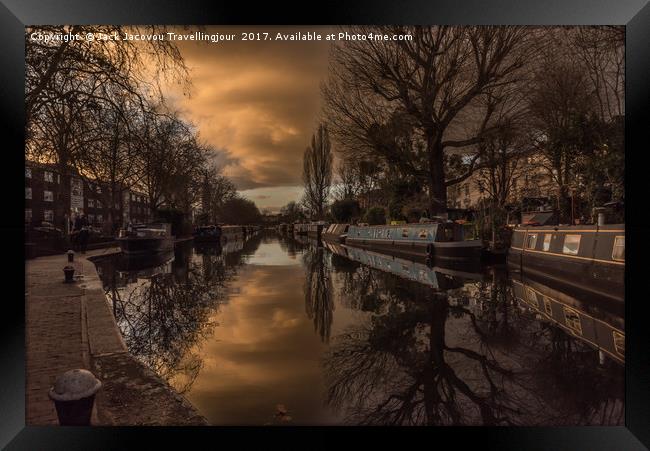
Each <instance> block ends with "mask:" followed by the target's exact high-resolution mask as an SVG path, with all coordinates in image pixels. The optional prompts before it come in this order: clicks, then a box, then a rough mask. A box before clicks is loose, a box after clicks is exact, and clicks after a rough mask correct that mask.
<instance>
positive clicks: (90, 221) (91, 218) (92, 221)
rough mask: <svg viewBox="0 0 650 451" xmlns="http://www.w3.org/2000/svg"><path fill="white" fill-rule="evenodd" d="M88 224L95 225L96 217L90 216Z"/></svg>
mask: <svg viewBox="0 0 650 451" xmlns="http://www.w3.org/2000/svg"><path fill="white" fill-rule="evenodd" d="M88 222H89V223H91V224H94V223H95V215H88Z"/></svg>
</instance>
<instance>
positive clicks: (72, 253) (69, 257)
mask: <svg viewBox="0 0 650 451" xmlns="http://www.w3.org/2000/svg"><path fill="white" fill-rule="evenodd" d="M73 261H74V251H73V250H72V249H70V250H69V251H68V262H69V263H72V262H73Z"/></svg>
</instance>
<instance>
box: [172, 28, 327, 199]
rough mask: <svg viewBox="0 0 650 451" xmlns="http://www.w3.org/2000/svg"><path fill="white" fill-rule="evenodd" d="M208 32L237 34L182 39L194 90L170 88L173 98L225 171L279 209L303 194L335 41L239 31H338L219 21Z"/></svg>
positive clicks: (255, 196)
mask: <svg viewBox="0 0 650 451" xmlns="http://www.w3.org/2000/svg"><path fill="white" fill-rule="evenodd" d="M193 31H194V29H192V28H190V29H189V30H183V29H182V28H179V30H178V32H179V33H192V32H193ZM203 31H204V32H205V33H206V34H212V33H223V34H231V33H234V34H235V35H236V39H237V40H235V41H223V42H218V43H211V42H180V43H178V45H179V48H180V49H181V52H182V55H183V57H184V58H185V62H186V64H187V65H188V67H189V68H190V70H191V73H190V77H191V81H192V88H191V94H190V96H189V97H184V96H182V95H180V94H179V93H177V92H175V91H174V90H173V89H172V90H170V91H169V92H168V93H167V96H168V100H169V101H170V103H171V104H172V105H173V106H174V107H176V108H178V109H180V110H181V112H182V113H183V115H184V116H185V117H186V118H187V119H189V120H191V121H192V122H194V123H195V124H196V125H197V126H198V129H199V135H200V137H201V138H202V139H203V140H205V141H207V142H208V143H209V144H211V145H212V146H214V147H215V148H216V149H219V151H220V155H219V157H218V161H220V162H221V163H222V164H223V165H224V167H225V174H226V175H228V176H229V177H230V178H231V179H232V180H233V182H234V183H235V185H236V186H237V188H238V189H239V190H240V192H241V193H242V194H243V195H245V196H246V197H248V198H250V199H251V200H253V201H255V203H256V204H257V205H258V207H260V208H265V207H273V209H274V210H276V209H279V208H280V207H281V206H283V205H285V204H286V203H287V202H289V201H291V200H296V201H297V200H299V199H300V197H301V195H302V186H301V185H302V182H301V176H302V154H303V152H304V150H305V148H306V147H307V145H308V144H309V141H310V139H311V134H312V133H313V131H314V129H315V127H316V126H317V124H318V118H319V113H320V107H321V104H320V84H321V82H322V81H324V79H325V77H326V75H327V66H328V54H329V43H328V42H326V41H320V42H314V41H293V42H291V41H289V42H283V41H242V40H241V37H240V36H241V33H242V32H252V33H257V32H264V31H267V32H269V33H270V35H273V36H274V35H275V34H276V33H277V32H282V33H295V32H298V31H302V32H303V33H306V32H308V31H312V32H320V33H321V34H322V35H323V36H324V35H325V34H326V33H328V32H332V30H330V29H328V28H323V27H304V26H291V27H268V26H265V27H253V26H237V27H225V26H215V27H208V28H207V29H204V30H203Z"/></svg>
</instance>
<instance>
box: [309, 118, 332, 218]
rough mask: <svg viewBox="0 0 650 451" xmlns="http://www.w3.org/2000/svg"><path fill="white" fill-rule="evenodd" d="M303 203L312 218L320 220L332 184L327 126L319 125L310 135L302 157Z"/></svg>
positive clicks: (330, 150)
mask: <svg viewBox="0 0 650 451" xmlns="http://www.w3.org/2000/svg"><path fill="white" fill-rule="evenodd" d="M302 179H303V183H304V186H305V197H304V202H305V205H306V206H307V208H308V209H309V211H310V212H311V213H312V215H313V216H315V217H317V218H318V219H322V218H323V216H324V214H325V207H326V206H327V198H328V196H329V191H330V186H331V184H332V149H331V144H330V138H329V133H328V131H327V126H326V125H324V124H321V125H320V126H319V127H318V131H317V132H316V134H314V135H312V139H311V146H309V147H308V148H307V149H306V150H305V154H304V156H303V173H302Z"/></svg>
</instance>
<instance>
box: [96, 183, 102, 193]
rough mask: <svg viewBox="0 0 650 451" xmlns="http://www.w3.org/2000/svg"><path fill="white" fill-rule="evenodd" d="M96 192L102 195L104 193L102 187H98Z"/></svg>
mask: <svg viewBox="0 0 650 451" xmlns="http://www.w3.org/2000/svg"><path fill="white" fill-rule="evenodd" d="M96 191H97V194H101V193H102V187H101V186H99V185H97V188H96Z"/></svg>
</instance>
